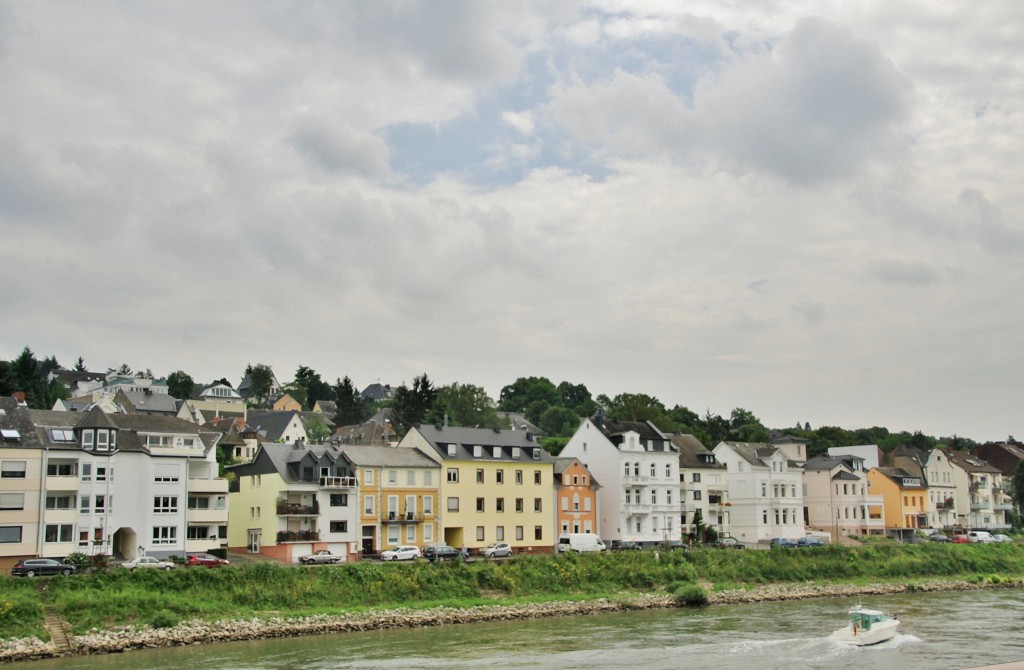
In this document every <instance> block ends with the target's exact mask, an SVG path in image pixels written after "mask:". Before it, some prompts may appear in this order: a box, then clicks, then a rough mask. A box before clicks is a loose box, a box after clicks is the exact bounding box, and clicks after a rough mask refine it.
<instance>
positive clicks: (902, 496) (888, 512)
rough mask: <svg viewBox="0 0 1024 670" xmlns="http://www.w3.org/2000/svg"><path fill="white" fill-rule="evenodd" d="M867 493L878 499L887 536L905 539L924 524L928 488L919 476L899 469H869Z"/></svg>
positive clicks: (926, 521) (926, 516) (926, 513)
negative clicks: (883, 513) (882, 508)
mask: <svg viewBox="0 0 1024 670" xmlns="http://www.w3.org/2000/svg"><path fill="white" fill-rule="evenodd" d="M868 493H870V494H871V495H880V496H882V504H883V507H884V508H885V525H886V533H887V534H889V535H895V536H898V537H908V536H911V535H913V533H914V531H916V530H917V529H918V528H924V527H926V526H927V525H928V487H927V486H926V485H925V483H924V481H923V480H922V479H921V478H920V477H917V476H913V475H911V474H909V473H908V472H907V471H906V470H903V469H902V468H885V467H881V468H871V470H870V471H868Z"/></svg>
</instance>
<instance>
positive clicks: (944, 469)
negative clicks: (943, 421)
mask: <svg viewBox="0 0 1024 670" xmlns="http://www.w3.org/2000/svg"><path fill="white" fill-rule="evenodd" d="M924 472H925V481H927V482H928V525H929V526H930V527H932V528H944V529H952V528H954V527H956V526H957V509H956V476H955V472H954V468H953V464H952V463H951V462H950V460H949V458H947V457H946V452H944V451H943V450H942V449H932V451H931V453H929V454H928V460H927V461H925V468H924Z"/></svg>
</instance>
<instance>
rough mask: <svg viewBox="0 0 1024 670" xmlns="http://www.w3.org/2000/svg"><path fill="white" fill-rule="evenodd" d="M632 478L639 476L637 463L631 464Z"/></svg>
mask: <svg viewBox="0 0 1024 670" xmlns="http://www.w3.org/2000/svg"><path fill="white" fill-rule="evenodd" d="M633 476H634V477H639V476H640V464H639V463H634V464H633Z"/></svg>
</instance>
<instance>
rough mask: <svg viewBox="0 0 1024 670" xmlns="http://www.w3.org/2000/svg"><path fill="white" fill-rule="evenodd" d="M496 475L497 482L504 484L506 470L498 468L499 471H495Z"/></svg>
mask: <svg viewBox="0 0 1024 670" xmlns="http://www.w3.org/2000/svg"><path fill="white" fill-rule="evenodd" d="M494 477H495V480H494V481H496V482H497V483H499V484H504V483H505V471H504V470H498V471H497V472H495V473H494Z"/></svg>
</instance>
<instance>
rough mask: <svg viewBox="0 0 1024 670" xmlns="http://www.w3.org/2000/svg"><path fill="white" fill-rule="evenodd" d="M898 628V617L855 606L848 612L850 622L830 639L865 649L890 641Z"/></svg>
mask: <svg viewBox="0 0 1024 670" xmlns="http://www.w3.org/2000/svg"><path fill="white" fill-rule="evenodd" d="M899 627H900V620H899V617H898V616H896V615H895V614H894V615H892V616H889V615H888V614H886V613H885V612H882V611H880V610H872V609H868V608H866V607H861V606H860V605H857V606H856V607H854V608H852V609H851V610H850V622H849V623H848V624H846V625H845V626H843V627H842V628H840V629H838V630H836V631H835V632H834V633H832V639H834V640H835V641H836V642H842V643H843V644H852V645H856V646H858V647H866V646H868V645H871V644H878V643H879V642H885V641H886V640H891V639H892V638H893V637H894V636H895V635H896V629H897V628H899Z"/></svg>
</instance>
